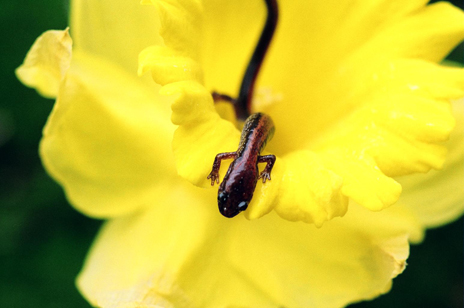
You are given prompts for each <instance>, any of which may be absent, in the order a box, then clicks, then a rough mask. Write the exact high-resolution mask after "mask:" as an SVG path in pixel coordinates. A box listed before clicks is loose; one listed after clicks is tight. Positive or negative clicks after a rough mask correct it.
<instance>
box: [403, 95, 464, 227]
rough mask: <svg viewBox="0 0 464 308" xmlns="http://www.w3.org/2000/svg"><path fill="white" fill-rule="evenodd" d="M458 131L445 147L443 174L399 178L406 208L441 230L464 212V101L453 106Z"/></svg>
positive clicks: (425, 223)
mask: <svg viewBox="0 0 464 308" xmlns="http://www.w3.org/2000/svg"><path fill="white" fill-rule="evenodd" d="M453 107H454V108H453V111H454V116H455V117H456V127H455V129H454V130H453V133H452V134H451V137H450V140H449V141H448V142H447V143H446V146H447V149H448V155H447V160H446V162H445V165H444V166H443V169H442V170H439V171H430V172H429V173H427V174H417V175H411V176H406V177H403V178H399V179H398V180H399V182H400V183H401V185H402V186H403V187H404V190H405V193H404V194H403V195H402V196H401V199H400V202H401V203H403V204H405V205H406V206H407V208H408V209H410V210H411V212H412V213H414V215H416V216H417V218H418V219H419V220H420V221H421V223H422V224H424V225H425V226H426V227H429V228H430V227H438V226H440V225H443V224H445V223H448V222H450V221H452V220H455V219H457V218H458V217H460V216H461V215H462V213H463V212H464V189H463V187H464V142H463V140H464V101H463V100H462V99H461V100H459V101H455V102H454V104H453Z"/></svg>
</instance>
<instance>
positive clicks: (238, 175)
mask: <svg viewBox="0 0 464 308" xmlns="http://www.w3.org/2000/svg"><path fill="white" fill-rule="evenodd" d="M274 130H275V128H274V123H273V122H272V119H271V117H269V116H268V115H266V114H264V113H254V114H252V115H251V116H249V117H248V118H247V119H246V121H245V124H244V127H243V130H242V135H241V137H240V143H239V145H238V150H237V151H236V152H227V153H219V154H217V155H216V158H215V159H214V163H213V170H212V171H211V173H210V174H209V175H208V179H211V185H214V182H215V181H216V183H218V184H219V168H220V166H221V160H223V159H229V158H233V159H234V161H233V162H232V163H231V164H230V166H229V169H228V170H227V173H226V175H225V176H224V179H223V180H222V183H221V185H220V186H219V191H218V206H219V211H220V212H221V214H222V215H224V216H225V217H228V218H231V217H234V216H236V215H237V214H238V213H240V212H241V211H244V210H246V209H247V207H248V204H249V203H250V201H251V198H252V197H253V193H254V191H255V188H256V184H257V182H258V179H260V178H262V181H263V183H265V182H266V180H271V170H272V167H274V163H275V160H276V157H275V155H265V156H261V155H260V154H261V151H262V150H263V149H264V147H265V146H266V143H267V142H268V141H270V140H271V139H272V136H273V135H274ZM258 163H266V167H265V168H264V170H263V171H262V172H261V173H260V174H259V170H258ZM258 174H259V175H258Z"/></svg>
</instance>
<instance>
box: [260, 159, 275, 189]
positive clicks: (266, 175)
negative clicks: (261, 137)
mask: <svg viewBox="0 0 464 308" xmlns="http://www.w3.org/2000/svg"><path fill="white" fill-rule="evenodd" d="M275 160H276V157H275V155H265V156H259V157H258V163H266V167H265V168H264V170H263V171H262V172H261V173H260V174H259V177H258V179H261V178H262V179H263V183H266V180H269V181H270V180H271V170H272V167H274V163H275Z"/></svg>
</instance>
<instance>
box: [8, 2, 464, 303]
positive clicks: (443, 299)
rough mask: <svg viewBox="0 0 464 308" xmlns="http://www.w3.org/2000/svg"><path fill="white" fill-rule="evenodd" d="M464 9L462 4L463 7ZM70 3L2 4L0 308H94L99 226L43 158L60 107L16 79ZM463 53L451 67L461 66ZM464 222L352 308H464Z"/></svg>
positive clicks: (63, 20) (414, 254)
mask: <svg viewBox="0 0 464 308" xmlns="http://www.w3.org/2000/svg"><path fill="white" fill-rule="evenodd" d="M455 3H456V5H460V6H461V7H462V2H461V1H455ZM68 10H69V4H68V1H66V0H44V1H35V0H25V1H8V0H0V42H1V46H2V56H1V57H0V78H1V80H0V93H1V94H2V100H1V103H0V230H1V232H0V273H1V275H0V305H1V306H2V307H13V308H16V307H18V308H22V307H48V308H53V307H57V308H58V307H60V308H61V307H66V308H73V307H89V305H88V304H87V302H86V301H85V300H84V299H83V298H82V297H81V296H80V294H79V293H78V292H77V290H76V289H75V286H74V279H75V277H76V275H77V273H78V272H79V270H80V267H81V265H82V262H83V260H84V258H85V255H86V253H87V251H88V249H89V246H90V245H91V243H92V240H93V238H94V236H95V234H96V233H97V231H98V228H99V226H100V224H101V222H100V221H96V220H92V219H90V218H87V217H85V216H83V215H81V214H79V213H78V212H76V211H75V210H74V209H73V208H72V207H71V206H70V205H69V204H68V203H67V201H66V198H65V196H64V194H63V191H62V189H61V188H60V187H59V186H58V185H57V184H56V183H55V182H54V181H53V180H51V179H50V178H49V177H48V175H47V174H46V173H45V171H44V170H43V168H42V166H41V163H40V159H39V157H38V153H37V147H38V144H39V140H40V137H41V132H42V127H43V126H44V124H45V121H46V119H47V116H48V115H49V113H50V111H51V109H52V107H53V101H52V100H47V99H44V98H41V97H40V96H38V95H37V94H36V92H35V91H34V90H31V89H27V88H25V87H24V86H22V85H21V84H20V83H19V81H18V80H17V79H16V78H15V76H14V69H15V68H16V67H17V66H18V65H19V64H21V62H22V60H23V58H24V56H25V54H26V52H27V51H28V49H29V47H30V46H31V45H32V43H33V42H34V40H35V39H36V38H37V37H38V36H39V35H40V34H41V33H42V32H44V31H45V30H48V29H64V28H65V27H66V26H67V16H68ZM463 53H464V47H463V45H462V44H461V45H460V46H459V47H458V48H457V49H456V50H455V51H454V52H453V53H452V54H451V55H450V57H449V59H450V60H453V61H457V62H460V63H462V62H463ZM463 234H464V227H463V221H462V218H461V219H460V220H459V221H457V222H455V223H453V224H450V225H448V226H446V227H443V228H439V229H436V230H430V231H428V233H427V237H426V240H425V242H424V243H423V244H422V245H418V246H412V247H411V256H410V258H409V260H408V263H409V266H408V267H407V270H406V271H405V272H404V273H403V274H402V275H400V276H399V277H398V278H396V279H395V280H394V285H393V290H392V291H391V292H390V293H389V294H387V295H385V296H382V297H381V298H379V299H376V300H375V301H373V302H365V303H360V304H357V305H353V306H350V307H353V308H368V307H376V308H382V307H397V308H402V307H408V308H411V307H421V308H424V307H442V308H447V307H449V308H452V307H462V306H463V288H464V286H463V271H464V268H463V260H464V256H463Z"/></svg>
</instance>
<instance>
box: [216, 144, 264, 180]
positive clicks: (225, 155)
mask: <svg viewBox="0 0 464 308" xmlns="http://www.w3.org/2000/svg"><path fill="white" fill-rule="evenodd" d="M236 157H237V153H236V152H227V153H219V154H218V155H216V158H215V159H214V163H213V170H211V173H210V174H209V175H208V177H207V179H211V186H214V182H216V183H218V184H219V168H221V160H223V159H229V158H233V159H235V158H236ZM271 168H272V167H271Z"/></svg>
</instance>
